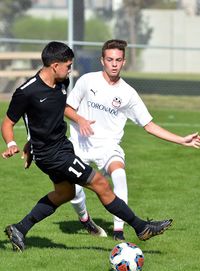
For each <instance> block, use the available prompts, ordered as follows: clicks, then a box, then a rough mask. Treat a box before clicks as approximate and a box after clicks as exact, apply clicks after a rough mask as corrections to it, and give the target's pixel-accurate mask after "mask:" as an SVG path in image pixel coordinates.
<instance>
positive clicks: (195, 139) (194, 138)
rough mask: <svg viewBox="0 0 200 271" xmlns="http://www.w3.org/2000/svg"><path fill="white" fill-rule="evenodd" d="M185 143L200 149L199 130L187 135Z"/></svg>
mask: <svg viewBox="0 0 200 271" xmlns="http://www.w3.org/2000/svg"><path fill="white" fill-rule="evenodd" d="M183 145H184V146H187V147H194V148H197V149H199V148H200V136H199V134H198V132H197V133H194V134H191V135H188V136H185V137H184V142H183Z"/></svg>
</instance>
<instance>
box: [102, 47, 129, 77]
mask: <svg viewBox="0 0 200 271" xmlns="http://www.w3.org/2000/svg"><path fill="white" fill-rule="evenodd" d="M101 63H102V65H103V67H104V73H106V75H107V76H108V77H110V78H117V77H119V74H120V71H121V69H122V67H123V66H124V64H125V58H124V54H123V51H121V50H119V49H107V50H105V55H104V57H102V58H101Z"/></svg>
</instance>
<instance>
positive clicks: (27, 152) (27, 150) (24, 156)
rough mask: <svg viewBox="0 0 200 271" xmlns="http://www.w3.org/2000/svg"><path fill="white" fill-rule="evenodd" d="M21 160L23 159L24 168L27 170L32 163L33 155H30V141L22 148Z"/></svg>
mask: <svg viewBox="0 0 200 271" xmlns="http://www.w3.org/2000/svg"><path fill="white" fill-rule="evenodd" d="M21 158H22V159H25V163H24V168H25V169H27V168H29V167H30V165H31V163H32V161H33V155H32V154H31V144H30V141H28V142H26V144H25V145H24V148H23V153H22V157H21Z"/></svg>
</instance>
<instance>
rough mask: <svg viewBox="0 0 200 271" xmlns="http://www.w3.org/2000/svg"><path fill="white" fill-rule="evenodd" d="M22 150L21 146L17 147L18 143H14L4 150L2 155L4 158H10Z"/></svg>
mask: <svg viewBox="0 0 200 271" xmlns="http://www.w3.org/2000/svg"><path fill="white" fill-rule="evenodd" d="M18 152H20V150H19V148H18V147H17V145H13V146H11V147H9V148H7V150H6V151H4V152H3V153H2V154H1V155H2V157H3V158H4V159H7V158H10V157H12V156H13V155H15V154H16V153H18Z"/></svg>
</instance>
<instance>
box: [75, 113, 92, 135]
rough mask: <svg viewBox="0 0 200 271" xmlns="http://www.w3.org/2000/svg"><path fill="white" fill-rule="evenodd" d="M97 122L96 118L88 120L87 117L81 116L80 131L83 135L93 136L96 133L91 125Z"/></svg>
mask: <svg viewBox="0 0 200 271" xmlns="http://www.w3.org/2000/svg"><path fill="white" fill-rule="evenodd" d="M93 123H95V120H86V119H85V118H83V117H81V118H79V121H78V124H79V131H80V134H81V135H82V136H91V135H93V134H94V131H93V129H92V127H91V125H92V124H93Z"/></svg>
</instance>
